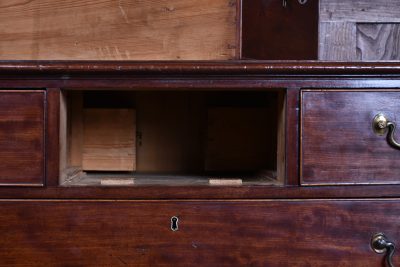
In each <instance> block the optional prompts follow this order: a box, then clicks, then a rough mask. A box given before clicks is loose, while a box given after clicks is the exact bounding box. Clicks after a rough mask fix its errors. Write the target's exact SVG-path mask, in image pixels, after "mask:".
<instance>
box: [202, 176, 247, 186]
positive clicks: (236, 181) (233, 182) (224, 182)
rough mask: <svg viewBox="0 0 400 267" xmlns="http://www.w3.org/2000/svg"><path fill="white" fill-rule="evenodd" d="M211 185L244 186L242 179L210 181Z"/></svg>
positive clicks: (211, 179)
mask: <svg viewBox="0 0 400 267" xmlns="http://www.w3.org/2000/svg"><path fill="white" fill-rule="evenodd" d="M208 183H209V185H225V186H226V185H242V184H243V181H242V179H214V178H210V179H208Z"/></svg>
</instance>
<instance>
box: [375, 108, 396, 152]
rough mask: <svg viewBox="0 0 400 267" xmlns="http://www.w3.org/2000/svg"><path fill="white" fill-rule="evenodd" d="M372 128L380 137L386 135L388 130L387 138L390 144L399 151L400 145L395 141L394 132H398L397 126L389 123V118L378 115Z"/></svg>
mask: <svg viewBox="0 0 400 267" xmlns="http://www.w3.org/2000/svg"><path fill="white" fill-rule="evenodd" d="M372 128H373V130H374V132H375V133H376V134H378V135H384V134H385V133H386V131H387V130H388V134H387V136H386V138H387V141H388V143H389V144H390V145H391V146H392V147H394V148H397V149H400V143H398V142H397V141H396V140H394V132H395V130H396V125H395V124H394V123H393V122H391V121H389V120H388V119H387V117H386V116H385V115H383V114H381V113H380V114H377V115H375V117H374V120H373V122H372Z"/></svg>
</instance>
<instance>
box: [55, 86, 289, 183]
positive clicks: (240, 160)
mask: <svg viewBox="0 0 400 267" xmlns="http://www.w3.org/2000/svg"><path fill="white" fill-rule="evenodd" d="M284 106H285V105H284V93H283V92H278V91H274V92H264V91H263V92H261V91H246V92H239V91H219V92H214V91H213V92H206V91H197V92H178V91H169V92H160V91H151V92H149V91H115V90H112V91H111V90H108V91H107V90H106V91H96V90H82V91H75V90H74V91H73V90H63V91H62V94H61V112H60V114H61V119H60V122H61V127H60V128H61V131H60V148H61V149H60V151H61V155H60V159H61V160H60V162H61V166H60V171H61V173H60V184H61V185H64V186H90V185H93V186H100V185H104V186H107V185H108V186H133V185H171V186H173V185H230V186H231V185H238V186H239V185H246V184H271V185H274V184H282V183H283V181H284V175H285V174H284V169H285V162H284Z"/></svg>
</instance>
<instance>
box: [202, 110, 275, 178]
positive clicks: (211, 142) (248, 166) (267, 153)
mask: <svg viewBox="0 0 400 267" xmlns="http://www.w3.org/2000/svg"><path fill="white" fill-rule="evenodd" d="M268 111H269V110H268V109H267V108H265V107H260V108H249V107H244V108H235V107H217V108H215V107H213V108H208V111H207V123H208V124H207V144H206V147H207V148H206V157H205V158H206V161H205V169H206V171H251V170H260V169H263V168H267V166H268V163H269V162H274V157H275V153H274V151H275V149H276V147H275V148H274V147H269V146H270V145H274V144H275V145H276V143H274V142H270V141H269V140H268V138H275V139H276V125H274V122H275V118H274V121H273V122H272V123H271V122H270V121H268V117H269V115H270V112H268ZM269 131H271V133H273V134H270V133H269ZM266 165H267V166H266ZM270 167H272V166H270Z"/></svg>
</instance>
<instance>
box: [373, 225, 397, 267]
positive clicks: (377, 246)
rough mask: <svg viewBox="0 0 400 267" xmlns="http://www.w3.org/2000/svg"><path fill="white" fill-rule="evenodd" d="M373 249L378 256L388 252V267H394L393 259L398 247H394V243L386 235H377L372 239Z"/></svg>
mask: <svg viewBox="0 0 400 267" xmlns="http://www.w3.org/2000/svg"><path fill="white" fill-rule="evenodd" d="M371 247H372V249H373V250H374V251H375V252H376V253H378V254H382V253H385V252H386V265H387V267H394V265H393V261H392V258H393V254H394V250H395V248H396V246H395V245H394V243H392V242H390V241H388V239H387V237H386V236H385V235H384V234H382V233H378V234H375V235H374V236H373V237H372V239H371Z"/></svg>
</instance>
